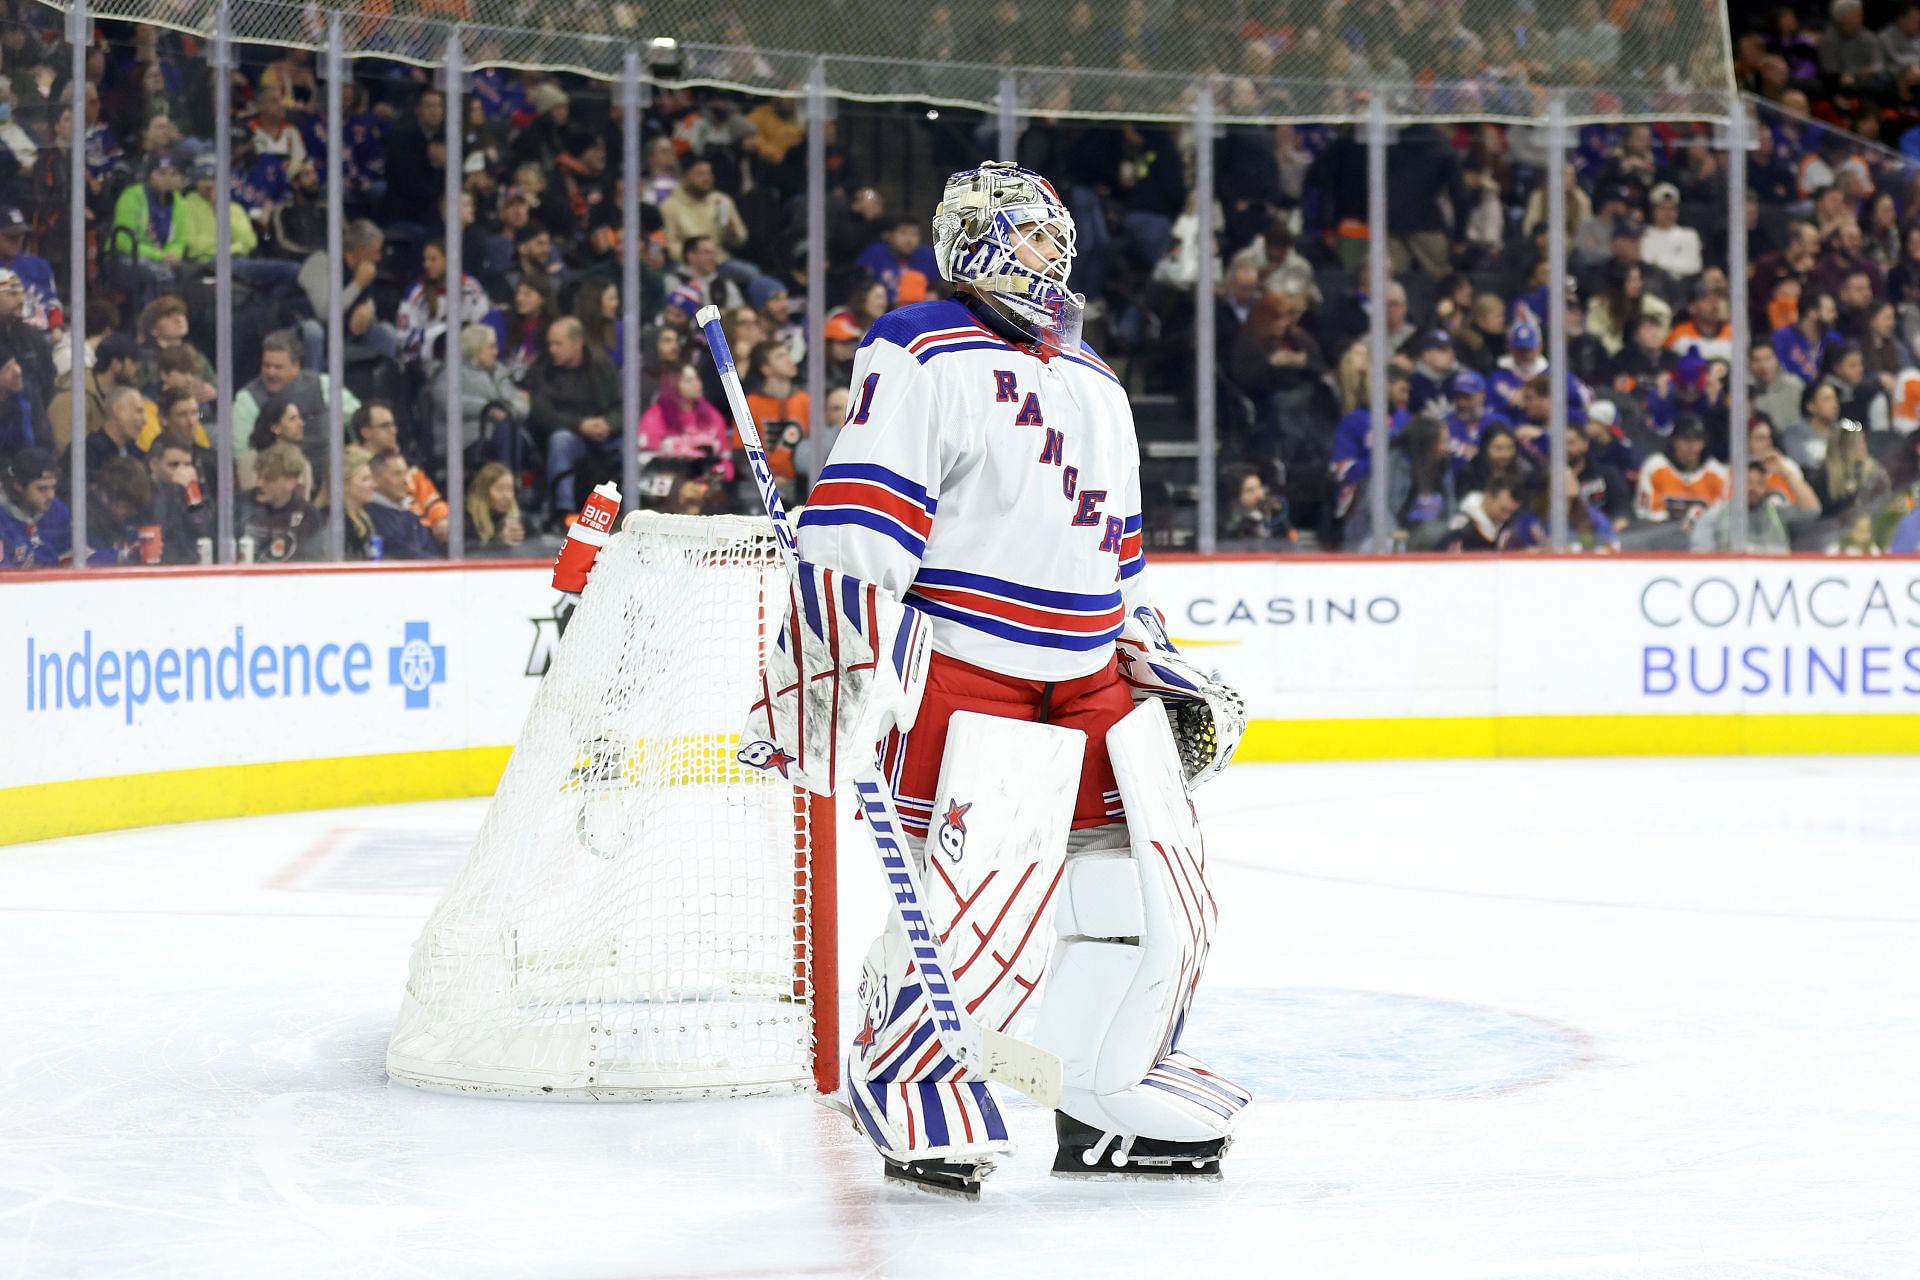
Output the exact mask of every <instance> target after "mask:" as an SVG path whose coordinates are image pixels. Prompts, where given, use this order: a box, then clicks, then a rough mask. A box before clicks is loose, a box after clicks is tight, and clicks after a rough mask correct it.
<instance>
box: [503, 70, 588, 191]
mask: <svg viewBox="0 0 1920 1280" xmlns="http://www.w3.org/2000/svg"><path fill="white" fill-rule="evenodd" d="M527 105H528V106H529V107H532V108H533V113H534V118H533V120H532V121H531V122H530V123H529V124H528V125H527V126H526V128H524V129H522V130H520V133H519V136H518V137H516V138H515V139H514V140H513V163H514V167H516V168H518V167H519V166H521V165H525V164H533V165H538V166H540V171H541V172H542V173H546V172H548V171H550V170H551V169H552V168H553V167H554V165H555V164H556V163H558V161H559V159H560V157H561V156H562V155H564V154H565V153H566V152H567V150H568V148H569V147H570V146H571V145H572V144H573V133H574V129H573V101H572V99H570V98H568V97H567V92H566V90H564V89H562V88H561V87H560V86H559V85H557V84H555V83H554V82H553V81H551V80H545V81H542V82H541V83H539V84H537V85H535V86H533V88H531V89H529V90H527Z"/></svg>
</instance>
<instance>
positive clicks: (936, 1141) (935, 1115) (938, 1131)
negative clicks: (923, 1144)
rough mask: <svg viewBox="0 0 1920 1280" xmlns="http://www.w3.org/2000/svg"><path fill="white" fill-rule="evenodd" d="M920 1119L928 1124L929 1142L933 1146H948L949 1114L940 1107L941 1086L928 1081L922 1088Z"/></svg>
mask: <svg viewBox="0 0 1920 1280" xmlns="http://www.w3.org/2000/svg"><path fill="white" fill-rule="evenodd" d="M920 1112H921V1114H920V1118H921V1119H922V1120H925V1121H926V1122H927V1142H928V1143H929V1144H931V1145H932V1146H936V1147H944V1146H946V1145H947V1112H946V1108H945V1107H942V1106H941V1105H940V1086H939V1085H937V1084H934V1083H933V1082H931V1081H928V1082H927V1083H926V1084H923V1085H921V1086H920Z"/></svg>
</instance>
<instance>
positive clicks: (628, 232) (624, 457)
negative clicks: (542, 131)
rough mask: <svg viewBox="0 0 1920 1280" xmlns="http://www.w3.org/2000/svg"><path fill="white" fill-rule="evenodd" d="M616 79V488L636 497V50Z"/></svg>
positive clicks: (632, 502)
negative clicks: (617, 450) (617, 338)
mask: <svg viewBox="0 0 1920 1280" xmlns="http://www.w3.org/2000/svg"><path fill="white" fill-rule="evenodd" d="M622 72H623V74H622V75H621V78H620V408H621V414H620V492H621V494H622V495H623V496H624V497H625V498H626V502H625V504H624V505H625V506H626V507H628V508H632V507H634V506H637V505H638V504H639V501H640V254H641V245H640V51H639V50H638V49H628V50H627V56H626V61H625V65H624V66H623V68H622Z"/></svg>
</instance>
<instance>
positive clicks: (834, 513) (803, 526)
mask: <svg viewBox="0 0 1920 1280" xmlns="http://www.w3.org/2000/svg"><path fill="white" fill-rule="evenodd" d="M849 524H850V525H857V526H859V527H860V528H862V529H869V530H872V531H873V532H874V533H878V534H882V535H884V536H886V537H889V538H892V539H893V540H894V541H895V542H897V543H899V544H900V545H901V546H902V547H904V548H906V551H907V554H908V555H911V556H913V557H914V558H915V559H916V560H917V559H919V558H920V557H921V556H923V555H925V554H926V551H927V544H926V543H924V542H922V541H920V539H919V538H916V537H915V536H914V535H913V534H912V533H911V532H909V531H908V530H906V529H904V528H902V527H901V526H900V525H899V524H898V523H896V522H895V521H893V520H890V519H888V518H887V517H886V516H883V515H879V514H877V513H875V512H872V511H862V510H860V509H859V508H857V507H825V508H822V507H808V508H807V509H806V510H805V511H802V512H801V513H800V525H799V527H800V531H801V532H802V533H804V532H806V531H807V530H808V529H813V528H828V527H831V526H833V525H849Z"/></svg>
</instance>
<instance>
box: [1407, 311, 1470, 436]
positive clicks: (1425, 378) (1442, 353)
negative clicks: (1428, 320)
mask: <svg viewBox="0 0 1920 1280" xmlns="http://www.w3.org/2000/svg"><path fill="white" fill-rule="evenodd" d="M1409 354H1410V355H1412V356H1413V383H1412V387H1411V397H1412V398H1411V401H1410V403H1411V404H1412V406H1413V411H1414V412H1415V413H1426V414H1432V415H1434V416H1435V417H1439V416H1442V415H1444V414H1445V413H1446V411H1447V408H1448V391H1447V388H1448V386H1449V384H1451V383H1452V381H1453V376H1454V374H1455V373H1456V372H1457V371H1458V370H1459V368H1460V362H1459V361H1458V360H1457V359H1455V358H1454V354H1453V335H1451V334H1449V333H1448V332H1447V331H1446V330H1445V329H1433V330H1430V331H1428V332H1427V333H1424V334H1422V335H1420V337H1418V338H1416V339H1415V340H1414V342H1413V348H1412V350H1411V351H1410V352H1409Z"/></svg>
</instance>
